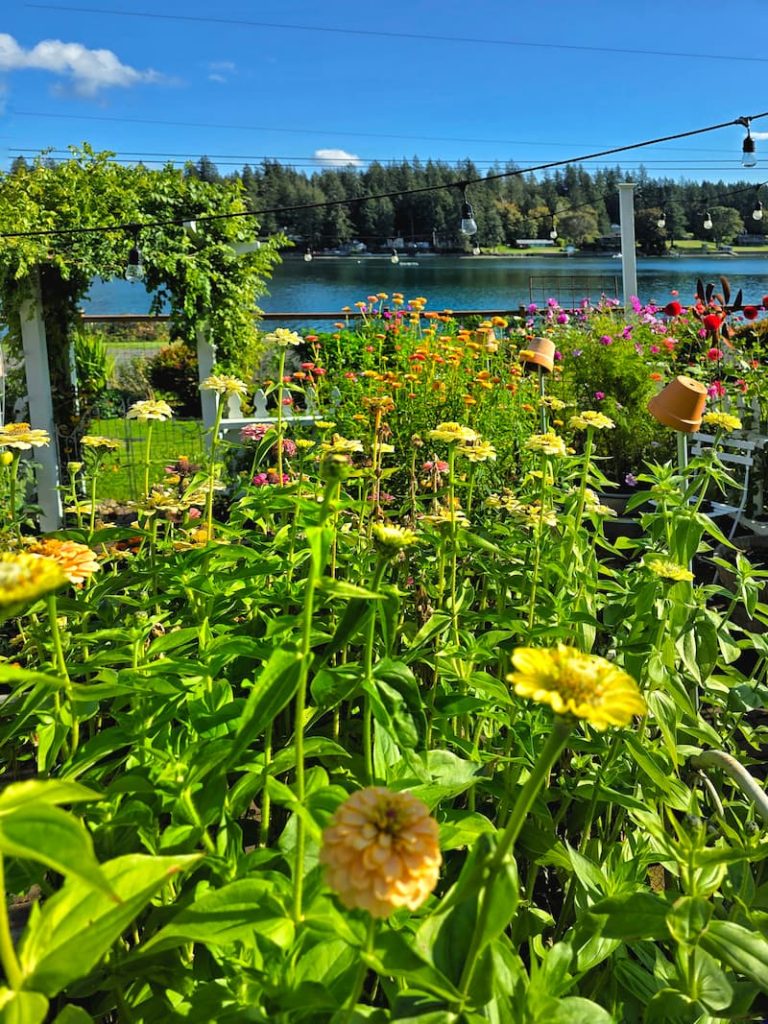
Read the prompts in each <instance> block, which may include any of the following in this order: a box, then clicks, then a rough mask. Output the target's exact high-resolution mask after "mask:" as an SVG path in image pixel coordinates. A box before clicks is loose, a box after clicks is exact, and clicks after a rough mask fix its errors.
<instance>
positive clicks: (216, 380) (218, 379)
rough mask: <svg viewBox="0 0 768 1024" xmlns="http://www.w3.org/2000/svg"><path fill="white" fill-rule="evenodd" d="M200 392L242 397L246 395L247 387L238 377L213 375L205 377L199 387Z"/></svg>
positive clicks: (220, 374) (222, 374) (223, 374)
mask: <svg viewBox="0 0 768 1024" xmlns="http://www.w3.org/2000/svg"><path fill="white" fill-rule="evenodd" d="M200 390H201V391H215V392H216V394H217V395H226V396H227V397H229V395H242V396H243V397H245V396H246V395H247V394H248V385H247V384H246V383H245V381H242V380H240V378H239V377H231V376H229V375H228V374H226V373H214V374H211V376H210V377H206V378H205V380H204V381H203V383H202V384H201V385H200Z"/></svg>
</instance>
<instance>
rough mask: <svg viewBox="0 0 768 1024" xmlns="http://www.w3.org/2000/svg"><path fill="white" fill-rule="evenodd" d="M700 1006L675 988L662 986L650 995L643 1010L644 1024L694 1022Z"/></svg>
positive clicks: (696, 1019) (682, 1023)
mask: <svg viewBox="0 0 768 1024" xmlns="http://www.w3.org/2000/svg"><path fill="white" fill-rule="evenodd" d="M700 1016H701V1007H700V1006H698V1004H697V1003H696V1002H695V1001H694V1000H693V999H690V998H689V997H688V996H686V995H683V993H682V992H678V991H677V989H675V988H662V989H659V991H658V992H657V993H656V994H655V995H654V996H652V997H651V999H650V1001H649V1003H648V1006H647V1007H646V1010H645V1017H644V1018H643V1021H644V1024H695V1022H696V1021H698V1020H699V1018H700Z"/></svg>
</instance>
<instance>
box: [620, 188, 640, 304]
mask: <svg viewBox="0 0 768 1024" xmlns="http://www.w3.org/2000/svg"><path fill="white" fill-rule="evenodd" d="M619 221H620V222H621V276H622V281H623V286H624V308H625V309H628V308H629V300H630V297H631V296H632V295H637V254H636V252H635V183H634V181H624V182H621V184H620V185H619Z"/></svg>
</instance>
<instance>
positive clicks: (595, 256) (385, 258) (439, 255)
mask: <svg viewBox="0 0 768 1024" xmlns="http://www.w3.org/2000/svg"><path fill="white" fill-rule="evenodd" d="M281 255H282V259H283V261H294V260H303V259H304V257H303V256H302V254H301V253H294V252H284V253H282V254H281ZM398 256H399V257H400V259H401V260H403V261H404V262H410V261H411V260H422V259H423V260H433V259H446V260H448V259H450V260H468V261H476V260H527V259H538V258H539V257H542V256H543V257H545V258H546V259H550V260H573V259H576V260H606V259H613V258H614V257H615V256H616V254H615V253H611V252H581V251H580V250H579V251H577V252H573V253H566V252H562V251H561V250H557V251H553V250H552V249H526V250H525V251H520V252H483V253H480V254H479V255H478V256H475V255H473V254H472V253H463V252H414V253H405V252H403V253H398ZM635 258H636V260H637V261H638V262H642V261H643V260H670V261H676V260H685V259H720V260H725V261H729V260H738V259H749V260H756V259H768V252H765V251H758V252H749V251H741V252H699V251H697V250H689V251H686V252H679V253H675V254H674V255H671V254H670V253H658V254H657V255H654V256H647V255H640V253H638V254H637V256H636V257H635ZM312 259H313V261H314V260H350V261H354V262H358V263H361V262H363V261H365V262H367V261H369V260H371V261H376V262H386V263H389V262H390V259H391V257H390V256H389V255H388V254H387V253H378V252H364V253H349V254H347V255H341V254H339V253H314V254H313V256H312ZM616 262H617V263H618V262H619V260H618V259H617V260H616Z"/></svg>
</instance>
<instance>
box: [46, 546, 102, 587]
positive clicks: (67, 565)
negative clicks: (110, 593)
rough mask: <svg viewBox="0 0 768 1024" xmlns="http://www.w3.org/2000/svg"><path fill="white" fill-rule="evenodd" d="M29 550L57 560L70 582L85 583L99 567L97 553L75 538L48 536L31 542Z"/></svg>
mask: <svg viewBox="0 0 768 1024" xmlns="http://www.w3.org/2000/svg"><path fill="white" fill-rule="evenodd" d="M28 550H29V551H30V552H31V553H32V554H33V555H42V556H43V557H44V558H50V559H52V560H53V561H54V562H56V563H57V565H58V566H59V568H60V569H61V570H62V572H63V573H64V575H65V576H66V577H67V579H68V580H69V582H70V583H76V584H77V583H84V582H85V581H86V580H87V579H88V578H89V577H90V576H93V574H94V573H95V572H97V570H98V569H99V563H98V561H97V559H96V553H95V552H94V551H91V549H90V548H89V547H88V545H87V544H77V543H75V541H73V540H57V539H56V538H55V537H48V538H44V539H43V540H38V541H36V542H35V543H34V544H31V545H30V547H29V549H28Z"/></svg>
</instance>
